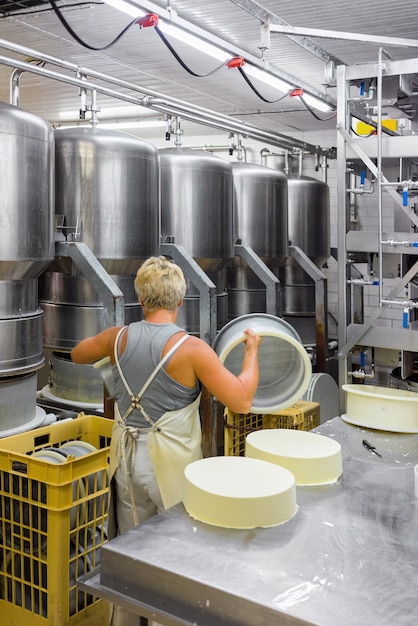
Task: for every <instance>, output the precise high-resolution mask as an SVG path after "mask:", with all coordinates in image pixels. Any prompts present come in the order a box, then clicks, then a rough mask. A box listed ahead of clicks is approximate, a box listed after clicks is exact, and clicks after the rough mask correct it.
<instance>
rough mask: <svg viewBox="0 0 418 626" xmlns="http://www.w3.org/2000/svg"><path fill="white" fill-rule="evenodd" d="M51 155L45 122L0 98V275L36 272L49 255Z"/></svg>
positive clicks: (34, 275) (25, 275) (12, 277)
mask: <svg viewBox="0 0 418 626" xmlns="http://www.w3.org/2000/svg"><path fill="white" fill-rule="evenodd" d="M53 155H54V138H53V131H52V128H51V126H50V125H49V124H48V123H47V122H45V121H44V120H43V119H41V118H40V117H38V116H36V115H33V114H32V113H28V112H27V111H23V110H22V109H19V108H17V107H14V106H11V105H9V104H5V103H4V102H0V164H1V176H0V224H1V237H2V243H1V246H0V280H24V279H28V278H37V277H38V276H39V275H40V274H41V272H42V271H43V270H44V269H45V267H46V266H47V265H48V263H49V261H51V260H52V259H53V258H54V213H53V212H54V208H53V191H54V186H53Z"/></svg>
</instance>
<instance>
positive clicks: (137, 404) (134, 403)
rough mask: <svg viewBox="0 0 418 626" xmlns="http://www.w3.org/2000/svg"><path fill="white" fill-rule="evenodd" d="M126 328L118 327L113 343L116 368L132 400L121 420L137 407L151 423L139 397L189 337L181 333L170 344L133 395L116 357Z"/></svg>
mask: <svg viewBox="0 0 418 626" xmlns="http://www.w3.org/2000/svg"><path fill="white" fill-rule="evenodd" d="M126 329H127V326H124V327H123V328H121V329H120V331H119V332H118V334H117V336H116V340H115V344H114V357H115V363H116V366H117V368H118V372H119V376H120V377H121V379H122V382H123V384H124V386H125V389H126V391H127V393H128V394H129V397H130V398H131V401H132V403H131V406H130V407H128V409H127V410H126V412H125V414H124V415H123V417H122V421H123V422H125V421H126V419H127V418H128V416H129V415H130V414H131V413H132V411H133V410H134V409H139V410H140V411H141V413H142V415H143V416H144V418H145V419H146V421H147V422H148V423H150V424H152V425H153V424H154V422H153V421H152V419H151V418H150V417H149V416H148V415H147V414H146V412H145V410H144V409H143V407H142V406H141V404H140V401H141V398H142V396H143V395H144V393H145V391H146V390H147V389H148V387H149V386H150V384H151V383H152V381H153V380H154V378H155V377H156V375H157V374H158V372H159V371H160V369H161V368H162V367H163V365H164V363H166V362H167V361H168V359H169V358H170V357H171V355H172V354H174V352H175V351H176V350H177V348H179V347H180V346H181V344H182V343H183V342H184V341H186V339H187V338H188V337H189V335H187V334H185V335H183V337H180V339H179V340H178V341H177V342H176V343H175V344H174V346H172V347H171V348H170V350H169V351H168V352H167V354H166V355H165V356H164V357H163V358H162V359H161V361H160V362H159V363H158V365H157V366H156V368H155V369H154V371H153V372H152V373H151V375H150V376H149V377H148V379H147V380H146V381H145V384H144V385H143V386H142V389H141V390H140V391H139V393H138V394H137V395H136V396H135V395H134V394H133V392H132V390H131V388H130V387H129V385H128V382H127V380H126V378H125V376H124V375H123V372H122V368H121V366H120V363H119V359H118V343H119V338H120V336H121V335H122V333H123V332H124V331H125V330H126Z"/></svg>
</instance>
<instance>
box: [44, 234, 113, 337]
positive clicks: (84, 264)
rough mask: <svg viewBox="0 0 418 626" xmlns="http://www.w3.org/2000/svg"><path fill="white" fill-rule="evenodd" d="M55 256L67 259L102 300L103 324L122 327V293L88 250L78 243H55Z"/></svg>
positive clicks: (83, 244)
mask: <svg viewBox="0 0 418 626" xmlns="http://www.w3.org/2000/svg"><path fill="white" fill-rule="evenodd" d="M55 256H57V257H69V258H70V259H71V260H72V261H73V262H74V263H75V265H76V266H77V267H78V269H79V270H80V271H81V272H82V274H83V275H84V276H85V277H86V279H87V280H88V281H89V283H90V285H91V286H92V287H93V289H95V290H96V292H97V293H98V295H99V296H100V298H101V299H102V300H103V305H104V313H103V324H104V326H105V328H108V327H110V326H123V325H124V323H125V309H124V305H125V300H124V296H123V293H122V291H121V290H120V289H119V287H118V286H117V285H116V283H115V282H114V281H113V280H112V278H111V277H110V276H109V274H108V273H107V272H106V270H105V269H104V267H103V266H102V265H101V264H100V263H99V261H98V260H97V258H96V257H95V256H94V254H93V253H92V251H91V250H90V248H89V247H88V246H87V245H86V244H85V243H81V242H78V241H74V242H64V241H57V242H56V243H55Z"/></svg>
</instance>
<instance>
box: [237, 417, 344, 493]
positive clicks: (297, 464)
mask: <svg viewBox="0 0 418 626" xmlns="http://www.w3.org/2000/svg"><path fill="white" fill-rule="evenodd" d="M245 455H246V457H249V458H254V459H260V460H263V461H269V462H270V463H276V464H277V465H279V466H281V467H285V468H286V469H288V470H289V471H290V472H292V474H293V475H294V476H295V480H296V484H297V485H324V484H328V483H334V482H336V481H337V480H338V478H339V477H340V476H341V474H342V471H343V467H342V455H341V446H340V444H339V443H338V441H335V440H334V439H331V438H330V437H325V436H324V435H318V434H316V433H312V432H309V431H303V430H287V429H283V428H274V429H264V430H257V431H254V432H252V433H250V434H248V435H247V437H246V442H245Z"/></svg>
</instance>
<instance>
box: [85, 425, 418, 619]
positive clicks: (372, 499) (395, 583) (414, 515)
mask: <svg viewBox="0 0 418 626" xmlns="http://www.w3.org/2000/svg"><path fill="white" fill-rule="evenodd" d="M315 432H317V433H319V434H324V435H328V436H330V437H332V438H335V439H336V440H337V441H339V442H340V443H341V445H342V450H343V475H342V477H341V478H340V479H339V480H338V482H337V483H335V484H333V485H327V486H318V487H297V501H298V505H299V508H298V511H297V513H296V515H295V517H294V518H293V519H292V520H290V521H289V522H287V523H285V524H282V525H280V526H276V527H274V528H268V529H255V530H230V529H223V528H217V527H212V526H208V525H206V524H203V523H199V522H196V521H194V520H192V519H190V518H189V516H188V515H187V513H186V512H185V510H184V508H183V506H182V505H178V506H177V507H174V508H172V509H170V510H168V511H166V512H165V513H164V514H161V515H158V516H156V517H155V518H152V519H151V520H149V521H148V522H146V523H144V524H142V525H140V526H139V527H137V528H136V529H135V530H133V531H130V532H129V533H127V534H126V535H123V536H120V537H117V538H116V539H113V540H112V541H110V542H109V543H108V544H107V545H105V546H104V547H103V549H102V557H101V572H100V573H99V572H98V573H96V574H95V575H94V576H93V577H91V576H90V577H89V578H88V579H87V578H86V579H85V580H82V582H81V585H82V586H83V587H85V588H87V589H89V590H90V591H91V592H92V593H94V594H95V595H99V596H102V597H106V598H107V599H110V600H111V601H115V602H117V603H121V602H122V603H123V604H125V606H129V607H130V609H131V610H132V611H134V612H136V613H138V614H144V611H143V610H142V609H143V607H144V606H145V607H148V609H151V612H152V613H154V615H156V616H157V618H158V621H159V622H160V623H162V624H169V623H171V624H172V623H173V621H172V620H173V619H174V620H175V621H177V622H178V623H179V624H192V623H193V624H197V625H199V626H206V625H208V626H209V625H213V624H218V623H219V624H221V623H222V624H227V625H228V624H229V625H233V624H235V625H238V624H239V625H240V626H267V625H271V624H273V623H274V624H275V625H277V626H286V625H294V626H295V625H297V624H315V625H318V626H319V625H320V626H335V624H338V625H339V626H354V625H357V624H372V625H377V624H378V625H379V626H393V625H394V624H396V626H410V625H412V624H414V623H415V622H416V615H417V611H418V594H417V588H418V499H417V498H415V495H414V469H413V468H414V465H415V464H417V463H418V435H416V434H415V435H409V434H406V435H405V434H402V435H401V434H393V433H385V432H383V431H374V430H368V429H363V428H359V427H355V426H352V425H350V424H347V423H345V422H344V421H343V420H342V419H341V418H339V417H336V418H334V419H332V420H330V421H328V422H325V423H324V424H322V425H321V426H320V427H319V428H317V429H316V430H315ZM364 439H366V440H367V442H369V443H370V444H371V446H375V449H376V452H378V453H379V454H380V455H381V456H378V455H377V454H375V453H374V452H373V451H371V450H370V449H368V448H366V447H365V446H364V445H363V443H362V442H363V440H364ZM147 614H149V613H147Z"/></svg>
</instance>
